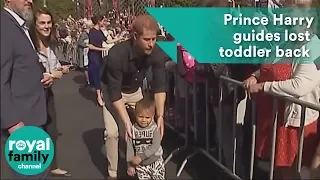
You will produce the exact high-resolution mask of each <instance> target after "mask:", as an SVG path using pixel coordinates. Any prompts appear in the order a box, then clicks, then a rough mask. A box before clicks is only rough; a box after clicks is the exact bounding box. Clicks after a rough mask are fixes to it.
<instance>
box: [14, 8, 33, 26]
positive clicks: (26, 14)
mask: <svg viewBox="0 0 320 180" xmlns="http://www.w3.org/2000/svg"><path fill="white" fill-rule="evenodd" d="M12 10H13V11H15V12H16V13H17V14H19V15H20V16H21V17H22V18H23V19H24V20H25V21H26V25H27V26H30V25H31V24H32V23H33V11H32V10H31V9H26V10H19V9H17V8H12Z"/></svg>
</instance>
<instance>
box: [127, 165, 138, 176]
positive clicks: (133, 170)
mask: <svg viewBox="0 0 320 180" xmlns="http://www.w3.org/2000/svg"><path fill="white" fill-rule="evenodd" d="M127 173H128V175H129V176H131V177H133V176H134V175H135V174H136V170H135V169H134V167H131V166H130V167H128V170H127Z"/></svg>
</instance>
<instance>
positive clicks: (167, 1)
mask: <svg viewBox="0 0 320 180" xmlns="http://www.w3.org/2000/svg"><path fill="white" fill-rule="evenodd" d="M196 2H197V0H157V1H156V3H157V6H159V5H162V4H164V5H165V6H166V7H192V6H195V4H196Z"/></svg>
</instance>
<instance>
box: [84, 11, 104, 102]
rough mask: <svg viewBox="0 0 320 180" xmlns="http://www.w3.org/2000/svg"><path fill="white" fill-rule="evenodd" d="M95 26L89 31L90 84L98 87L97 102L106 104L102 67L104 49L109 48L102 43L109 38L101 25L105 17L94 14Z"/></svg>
mask: <svg viewBox="0 0 320 180" xmlns="http://www.w3.org/2000/svg"><path fill="white" fill-rule="evenodd" d="M91 20H92V22H93V24H94V27H93V28H92V29H90V31H89V45H88V48H89V52H88V59H89V60H88V74H89V81H90V84H91V85H92V86H93V87H94V88H95V89H96V93H97V103H98V105H100V106H103V105H104V101H103V98H102V92H101V82H100V68H101V65H102V51H105V50H107V48H103V47H102V43H103V42H104V41H106V40H107V38H106V37H105V36H104V34H103V33H102V31H101V30H100V27H101V26H103V21H104V17H102V16H94V17H92V18H91Z"/></svg>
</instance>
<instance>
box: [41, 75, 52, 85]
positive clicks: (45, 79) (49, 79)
mask: <svg viewBox="0 0 320 180" xmlns="http://www.w3.org/2000/svg"><path fill="white" fill-rule="evenodd" d="M41 82H42V83H43V85H44V87H46V88H47V87H50V86H51V85H52V83H53V77H52V76H51V75H50V74H48V73H44V74H43V79H42V80H41Z"/></svg>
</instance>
